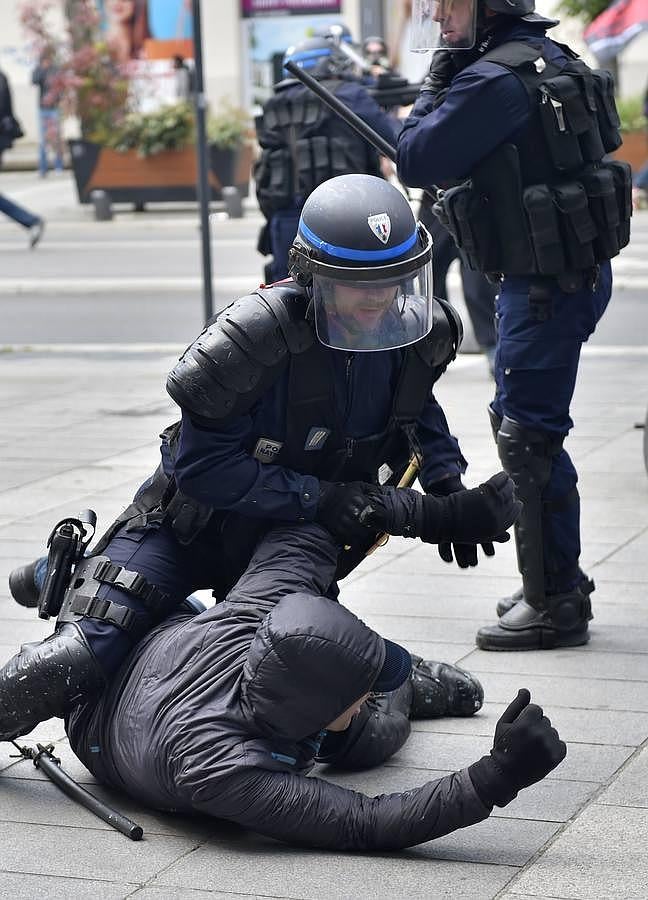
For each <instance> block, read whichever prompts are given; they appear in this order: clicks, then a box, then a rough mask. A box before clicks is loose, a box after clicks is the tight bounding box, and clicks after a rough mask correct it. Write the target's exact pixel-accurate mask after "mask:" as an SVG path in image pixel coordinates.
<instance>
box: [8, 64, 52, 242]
mask: <svg viewBox="0 0 648 900" xmlns="http://www.w3.org/2000/svg"><path fill="white" fill-rule="evenodd" d="M22 136H23V131H22V128H21V127H20V123H19V122H18V120H17V119H16V117H15V115H14V112H13V103H12V99H11V87H10V85H9V79H8V78H7V76H6V74H5V73H4V72H3V71H2V70H0V168H1V167H2V154H3V152H4V151H5V150H9V149H10V148H11V147H13V144H14V141H15V140H17V139H18V138H21V137H22ZM0 212H3V213H4V214H5V215H6V216H8V217H9V218H10V219H13V221H14V222H17V223H18V224H19V225H22V227H23V228H26V229H27V231H28V232H29V246H30V248H31V249H33V248H34V247H35V246H36V244H37V243H38V242H39V241H40V239H41V237H42V236H43V229H44V228H45V222H44V221H43V219H42V218H41V217H40V216H37V215H35V214H34V213H32V212H30V211H29V210H28V209H25V208H24V207H23V206H20V205H19V204H18V203H15V202H14V201H13V200H10V199H9V197H7V196H6V194H0Z"/></svg>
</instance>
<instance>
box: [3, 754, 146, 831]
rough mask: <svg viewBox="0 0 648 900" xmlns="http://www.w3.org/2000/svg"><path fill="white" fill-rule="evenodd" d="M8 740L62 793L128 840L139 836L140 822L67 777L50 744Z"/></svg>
mask: <svg viewBox="0 0 648 900" xmlns="http://www.w3.org/2000/svg"><path fill="white" fill-rule="evenodd" d="M11 743H12V744H13V745H14V747H15V748H16V750H18V752H19V753H20V755H21V756H22V757H23V759H31V760H32V761H33V763H34V765H35V766H36V768H37V769H42V771H43V772H44V773H45V775H47V777H48V778H49V779H50V781H53V782H54V784H55V785H56V786H57V787H59V788H60V789H61V790H62V791H63V793H64V794H67V795H68V797H71V799H72V800H76V802H77V803H80V804H81V806H84V807H85V808H86V809H88V810H90V812H92V813H94V814H95V816H98V817H99V818H100V819H103V821H104V822H106V823H107V824H108V825H110V826H111V827H112V828H115V829H116V830H117V831H121V833H122V834H125V835H126V837H128V838H130V839H131V841H139V840H141V838H142V835H143V834H144V831H143V829H142V826H141V825H137V824H136V823H135V822H132V821H131V820H130V819H128V818H127V817H126V816H124V815H122V813H119V812H117V811H116V810H114V809H111V808H110V807H109V806H107V805H106V804H105V803H103V802H102V801H101V800H99V799H98V798H97V797H95V796H94V795H93V794H90V793H89V792H88V791H86V790H85V788H82V787H81V785H80V784H77V783H76V781H74V779H72V778H70V776H69V775H68V774H67V772H65V771H64V770H63V769H62V768H61V761H60V759H57V757H56V756H54V754H53V753H52V750H53V749H54V744H48V745H47V746H46V747H44V746H43V745H42V744H36V747H26V746H25V747H21V746H20V745H19V744H17V743H16V742H15V741H12V742H11Z"/></svg>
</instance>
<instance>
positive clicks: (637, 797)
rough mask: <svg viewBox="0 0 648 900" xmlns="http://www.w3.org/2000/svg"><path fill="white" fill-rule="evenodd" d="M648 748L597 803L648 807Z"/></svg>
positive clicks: (631, 763) (627, 767) (633, 761)
mask: <svg viewBox="0 0 648 900" xmlns="http://www.w3.org/2000/svg"><path fill="white" fill-rule="evenodd" d="M646 785H648V748H644V749H643V750H642V751H641V752H640V753H639V754H638V756H636V757H635V758H634V759H633V760H632V761H631V762H630V763H629V764H628V765H627V766H626V767H625V768H624V769H623V771H622V772H621V774H620V775H619V776H618V777H617V778H616V780H615V781H614V783H613V784H611V785H610V787H609V788H607V790H605V791H604V792H603V793H602V794H601V795H600V797H598V798H597V803H603V804H610V805H612V806H642V807H648V790H647V789H646Z"/></svg>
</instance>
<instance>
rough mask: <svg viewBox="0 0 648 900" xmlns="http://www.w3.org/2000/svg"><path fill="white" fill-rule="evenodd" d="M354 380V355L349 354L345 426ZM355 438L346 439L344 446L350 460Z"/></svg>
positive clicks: (346, 370) (346, 367)
mask: <svg viewBox="0 0 648 900" xmlns="http://www.w3.org/2000/svg"><path fill="white" fill-rule="evenodd" d="M352 378H353V354H352V353H347V358H346V364H345V369H344V385H345V389H346V405H345V407H344V425H345V426H346V424H347V420H348V418H349V413H350V412H351V406H352V399H353V397H352V387H353V385H352ZM353 443H354V441H353V438H350V437H347V438H345V439H344V444H345V446H346V455H347V457H348V458H349V459H350V458H351V457H352V456H353Z"/></svg>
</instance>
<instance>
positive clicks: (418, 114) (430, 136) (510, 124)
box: [397, 62, 529, 187]
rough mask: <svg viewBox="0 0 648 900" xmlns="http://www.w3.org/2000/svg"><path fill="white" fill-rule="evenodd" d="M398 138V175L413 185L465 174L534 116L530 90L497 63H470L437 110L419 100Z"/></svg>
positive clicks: (433, 182)
mask: <svg viewBox="0 0 648 900" xmlns="http://www.w3.org/2000/svg"><path fill="white" fill-rule="evenodd" d="M413 113H414V114H413V115H411V116H410V117H409V118H407V119H406V120H405V122H404V124H403V129H402V131H401V133H400V136H399V138H398V154H397V165H398V176H399V178H400V179H401V180H402V181H403V183H404V184H407V185H409V186H410V187H426V186H429V185H431V184H444V183H447V182H450V181H457V180H460V179H462V178H466V177H467V176H468V175H469V174H470V172H471V171H472V170H473V169H474V167H475V165H476V164H477V163H478V162H479V161H480V160H482V159H484V157H486V156H488V154H489V153H491V152H492V151H493V150H494V149H495V148H496V147H498V146H499V145H500V144H502V143H504V142H505V141H506V140H507V139H508V138H510V137H511V136H512V135H513V134H514V133H515V132H516V131H518V130H519V129H520V128H521V127H522V126H523V125H525V123H526V121H527V119H528V116H529V100H528V97H527V93H526V90H525V88H524V87H523V86H522V84H521V82H520V81H518V79H517V78H516V76H515V75H513V74H511V73H510V72H508V71H506V70H505V69H503V68H502V67H501V66H497V65H494V64H493V63H488V62H484V63H482V64H481V65H479V64H477V65H475V66H470V67H469V68H467V69H465V70H464V71H463V72H460V73H459V74H458V75H457V76H456V77H455V78H454V79H453V80H452V84H451V85H450V88H449V90H448V93H447V94H446V97H445V100H444V102H443V103H442V104H441V105H440V106H439V107H438V108H437V109H435V110H432V111H429V110H428V106H426V105H424V104H423V103H421V104H419V103H418V102H417V103H416V104H415V106H414V111H413Z"/></svg>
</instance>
